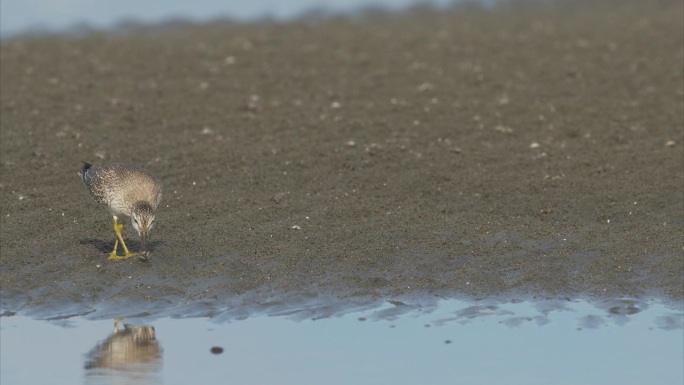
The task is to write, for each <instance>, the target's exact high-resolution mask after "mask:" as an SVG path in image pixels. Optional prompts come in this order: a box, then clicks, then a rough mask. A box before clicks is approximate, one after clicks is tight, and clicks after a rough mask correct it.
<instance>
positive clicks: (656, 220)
mask: <svg viewBox="0 0 684 385" xmlns="http://www.w3.org/2000/svg"><path fill="white" fill-rule="evenodd" d="M683 13H684V6H683V5H682V3H681V2H679V1H638V2H637V1H626V2H625V1H621V2H618V1H602V2H589V1H577V2H572V4H564V5H554V6H541V5H539V6H532V5H517V6H501V7H498V8H494V9H492V10H479V9H477V8H473V7H456V8H454V9H452V10H448V11H434V10H429V9H416V10H414V11H412V12H409V13H402V14H393V15H387V14H382V13H378V14H369V15H366V16H365V17H362V18H360V19H350V18H344V17H338V18H331V19H323V20H300V21H297V22H290V23H275V22H260V23H251V24H244V23H234V22H215V23H211V24H207V25H191V24H187V25H186V24H174V25H166V26H149V27H145V28H137V29H133V30H129V31H126V32H117V33H97V32H91V33H87V34H85V35H82V36H76V37H74V36H40V37H19V38H13V39H10V40H5V41H2V43H1V45H0V68H1V69H2V70H1V71H0V82H1V83H0V84H1V89H2V92H1V93H0V125H1V133H0V172H1V174H0V178H1V182H0V193H1V194H2V212H1V214H2V229H1V235H0V248H1V261H2V263H1V270H0V287H1V289H2V295H1V299H2V306H3V308H4V309H6V310H7V311H9V312H18V313H25V314H29V315H33V316H35V317H58V316H64V317H67V316H70V315H77V314H91V313H92V314H95V315H96V316H102V317H106V316H108V315H111V314H115V313H117V312H119V313H121V314H122V315H132V314H138V315H141V314H142V315H150V316H215V315H217V314H222V313H226V314H229V316H228V317H229V318H230V317H241V316H247V315H249V314H250V313H251V312H270V311H279V310H282V309H288V308H299V309H304V308H308V309H309V311H310V312H311V313H312V314H313V313H320V312H326V311H327V312H328V313H331V314H332V313H335V312H343V311H345V309H348V308H351V307H353V306H363V304H372V303H376V302H377V301H383V300H387V299H403V300H405V301H409V299H410V298H416V301H420V298H423V299H424V298H452V297H458V298H468V299H482V298H499V299H502V300H528V299H529V300H535V299H542V298H568V299H573V298H589V299H597V300H601V299H604V298H625V297H628V298H641V299H659V300H664V301H674V302H681V300H682V299H684V258H683V252H684V251H683V248H682V247H683V245H684V70H683V66H682V64H683V63H684V37H683V36H684V22H683V20H682V14H683ZM81 161H87V162H90V163H94V164H106V163H117V162H118V163H134V164H139V165H143V166H145V167H146V168H147V169H149V170H150V171H151V172H152V173H153V174H155V175H156V176H157V177H158V178H160V179H161V180H162V181H163V182H164V197H163V200H162V203H161V206H160V208H159V210H158V214H157V221H156V226H155V228H154V229H153V230H152V232H151V234H150V240H151V249H152V254H151V257H150V259H149V261H147V262H143V261H140V260H138V259H136V258H132V259H129V260H127V261H124V262H112V261H108V260H107V258H106V255H107V253H108V252H109V251H111V248H112V247H113V245H114V232H113V230H112V220H111V216H110V215H109V214H108V212H107V211H106V209H104V208H103V207H100V206H98V205H97V204H96V203H94V202H93V201H92V199H91V198H90V197H89V196H88V193H87V192H86V190H85V187H84V186H83V183H82V181H81V180H80V179H79V177H78V175H77V172H78V170H79V169H80V167H81ZM127 225H128V226H127V228H126V230H125V232H124V236H125V238H126V240H127V243H128V245H129V246H130V247H131V248H132V249H133V250H137V249H139V247H140V241H139V239H138V237H137V235H136V234H135V233H134V231H133V228H132V226H130V224H129V223H128V222H127ZM274 309H276V310H274ZM326 309H327V310H326Z"/></svg>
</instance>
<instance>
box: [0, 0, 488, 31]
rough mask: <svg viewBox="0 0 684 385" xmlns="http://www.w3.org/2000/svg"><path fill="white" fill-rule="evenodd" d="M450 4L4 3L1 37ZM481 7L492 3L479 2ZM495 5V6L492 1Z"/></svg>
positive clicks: (337, 0)
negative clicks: (143, 24) (137, 24)
mask: <svg viewBox="0 0 684 385" xmlns="http://www.w3.org/2000/svg"><path fill="white" fill-rule="evenodd" d="M450 2H451V1H449V0H428V1H416V0H353V1H349V0H344V1H342V0H296V1H286V2H277V1H270V0H251V1H245V0H241V1H230V2H225V1H214V0H200V1H193V2H187V1H177V0H176V1H163V0H153V1H147V2H145V3H144V6H141V4H140V3H139V2H132V1H120V2H111V1H104V0H99V1H89V2H88V3H87V4H84V3H81V2H69V1H54V0H35V1H30V2H26V1H21V0H5V1H3V2H2V12H0V21H1V22H0V34H1V35H2V37H11V36H13V35H16V34H20V33H26V32H30V31H47V32H63V31H65V30H69V29H76V30H77V29H79V28H97V29H103V28H104V29H110V28H113V27H116V26H117V24H125V23H147V24H149V23H159V22H163V21H165V20H171V19H180V20H187V21H193V22H203V21H204V22H206V21H211V20H214V19H217V18H230V19H236V20H245V21H253V20H258V19H262V18H270V19H276V20H292V19H294V18H297V17H301V16H302V15H303V14H305V13H307V12H309V13H318V14H349V13H353V12H355V11H358V10H361V9H363V8H367V7H375V8H379V9H385V10H389V11H397V10H401V9H405V8H408V7H410V6H412V5H415V4H419V3H421V4H430V5H433V6H445V5H447V4H449V3H450ZM479 2H480V3H483V4H485V3H488V1H484V0H481V1H479ZM489 2H490V3H491V1H489Z"/></svg>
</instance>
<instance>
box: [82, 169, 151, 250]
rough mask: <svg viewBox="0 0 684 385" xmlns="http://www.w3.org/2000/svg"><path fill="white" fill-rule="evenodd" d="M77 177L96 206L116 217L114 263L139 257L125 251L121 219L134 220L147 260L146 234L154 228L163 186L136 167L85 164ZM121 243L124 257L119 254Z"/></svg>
mask: <svg viewBox="0 0 684 385" xmlns="http://www.w3.org/2000/svg"><path fill="white" fill-rule="evenodd" d="M78 175H79V176H80V177H81V179H83V182H84V183H85V185H86V187H87V188H88V191H89V192H90V195H91V196H92V197H93V199H94V200H95V202H97V203H101V204H104V205H107V207H109V212H110V213H111V214H112V216H113V217H114V233H115V234H116V242H115V243H114V250H112V252H111V253H109V259H111V260H123V259H128V258H130V257H133V256H136V255H138V254H137V253H131V252H130V251H129V250H128V247H126V243H125V242H124V239H123V236H122V235H121V232H122V231H123V228H124V225H123V223H119V216H121V215H124V216H127V217H131V222H132V223H133V228H135V230H136V231H137V232H138V235H139V236H140V239H141V240H142V254H141V256H142V257H144V258H146V251H145V246H146V241H147V233H148V232H149V231H150V229H152V226H154V213H155V210H156V209H157V206H159V202H160V201H161V197H162V183H161V182H160V181H159V179H157V178H155V177H154V176H153V175H152V174H150V173H149V172H148V171H147V170H145V169H143V168H141V167H138V166H133V165H126V164H109V165H105V166H93V165H92V164H90V163H86V162H83V168H81V171H79V173H78ZM119 242H121V246H122V247H123V250H124V255H123V256H120V255H118V254H117V253H116V250H117V248H118V246H119Z"/></svg>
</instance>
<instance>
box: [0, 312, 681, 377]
mask: <svg viewBox="0 0 684 385" xmlns="http://www.w3.org/2000/svg"><path fill="white" fill-rule="evenodd" d="M0 321H1V328H0V337H1V341H2V350H1V357H0V362H1V363H2V370H1V371H0V373H1V374H0V382H1V383H2V384H43V383H50V384H79V383H84V384H140V383H144V384H189V383H200V384H223V383H228V382H230V383H231V384H255V383H256V384H259V383H261V384H267V383H278V384H320V383H326V384H352V383H353V384H458V383H464V384H503V383H505V384H549V383H553V384H645V383H651V384H656V383H657V384H677V383H682V381H684V375H683V373H684V367H683V364H682V362H684V352H683V350H682V346H683V344H684V332H683V326H682V325H683V322H684V314H683V313H682V310H681V309H676V310H673V309H670V308H668V307H665V306H663V305H661V304H657V303H645V302H640V301H633V300H614V301H604V302H601V303H597V304H589V303H586V302H570V301H548V302H537V303H518V304H496V303H494V302H478V303H466V302H461V301H456V300H447V301H442V302H440V303H439V305H438V306H437V307H436V308H429V309H426V308H423V307H419V306H412V305H410V304H407V303H401V302H394V303H387V304H386V305H385V306H384V307H382V308H379V309H376V310H366V311H361V312H355V313H349V314H346V315H344V316H340V317H331V318H324V319H317V320H310V319H309V320H302V321H294V320H293V319H292V318H291V317H288V316H271V317H268V316H258V317H254V318H247V319H244V320H239V321H232V322H226V323H217V322H215V321H214V320H212V319H207V318H187V319H170V318H165V319H156V320H153V319H126V320H124V321H123V322H121V324H123V323H130V324H134V325H137V326H136V327H134V329H133V331H131V332H126V331H124V328H123V326H122V325H119V327H118V329H119V331H118V332H117V333H113V325H114V321H113V320H86V319H83V318H80V317H78V318H71V319H65V320H61V321H52V322H50V321H39V320H33V319H29V318H26V317H23V316H11V317H2V318H1V319H0ZM150 326H151V327H153V328H154V329H153V330H154V333H155V335H156V338H147V339H146V338H144V336H143V333H142V332H143V331H147V332H148V333H147V335H148V337H149V335H150V330H152V329H150V328H146V327H150ZM136 335H137V336H138V338H137V340H135V339H134V336H136Z"/></svg>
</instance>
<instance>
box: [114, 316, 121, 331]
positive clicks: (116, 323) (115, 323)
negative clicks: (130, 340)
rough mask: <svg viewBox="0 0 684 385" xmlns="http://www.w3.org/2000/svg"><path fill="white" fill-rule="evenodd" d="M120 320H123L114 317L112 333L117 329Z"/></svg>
mask: <svg viewBox="0 0 684 385" xmlns="http://www.w3.org/2000/svg"><path fill="white" fill-rule="evenodd" d="M121 321H123V318H121V317H117V318H114V333H116V332H118V331H119V322H121Z"/></svg>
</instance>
